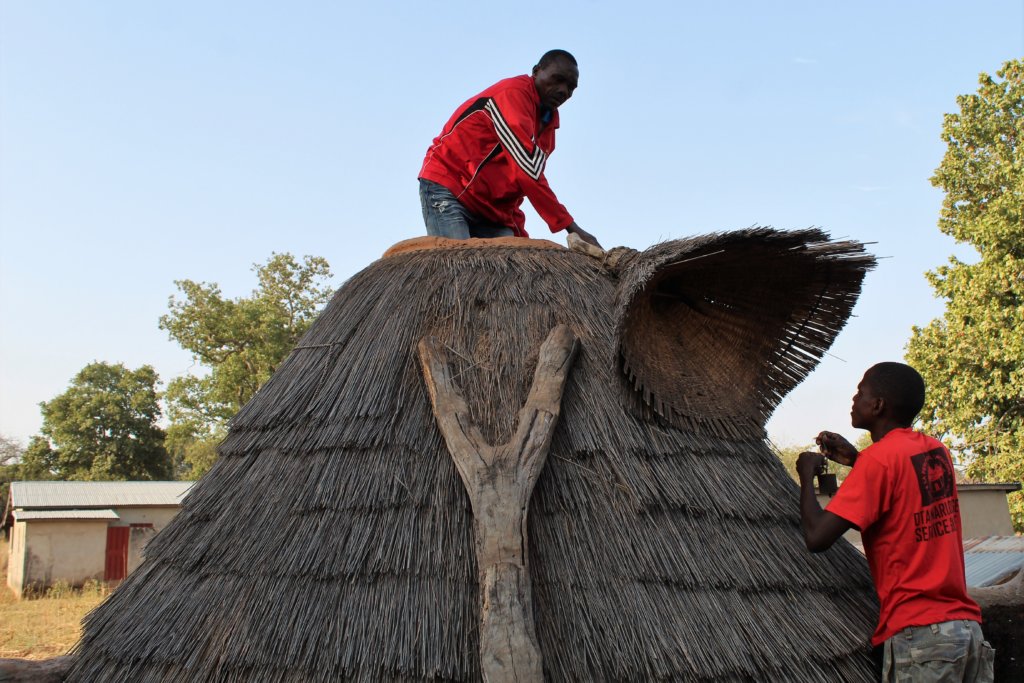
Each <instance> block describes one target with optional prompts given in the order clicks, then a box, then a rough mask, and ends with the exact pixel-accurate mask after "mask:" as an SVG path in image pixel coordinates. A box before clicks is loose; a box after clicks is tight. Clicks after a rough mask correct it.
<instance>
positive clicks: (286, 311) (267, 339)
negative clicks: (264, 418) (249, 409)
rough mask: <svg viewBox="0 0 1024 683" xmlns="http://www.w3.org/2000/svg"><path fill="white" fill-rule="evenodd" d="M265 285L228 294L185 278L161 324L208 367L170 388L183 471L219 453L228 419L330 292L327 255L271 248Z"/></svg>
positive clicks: (198, 469)
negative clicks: (302, 254) (237, 295)
mask: <svg viewBox="0 0 1024 683" xmlns="http://www.w3.org/2000/svg"><path fill="white" fill-rule="evenodd" d="M253 270H254V271H255V273H256V276H257V279H258V282H259V286H258V287H257V288H256V289H255V290H253V292H252V294H251V295H250V296H248V297H241V298H236V299H227V298H225V297H224V295H223V294H222V293H221V290H220V288H219V287H218V286H217V284H216V283H205V282H194V281H192V280H178V281H176V282H175V285H176V286H177V288H178V290H179V293H180V298H178V297H175V296H171V298H170V301H169V308H170V312H169V313H168V314H167V315H164V316H162V317H161V318H160V328H161V329H163V330H166V331H167V332H168V334H169V335H170V338H171V339H172V340H174V341H176V342H177V343H178V344H180V345H181V346H182V348H184V349H186V350H187V351H190V352H191V353H192V355H193V358H194V359H195V360H196V361H197V362H198V363H200V364H201V365H202V366H204V368H205V369H206V370H207V374H205V375H203V376H201V377H195V376H185V377H179V378H176V379H174V380H172V381H171V382H170V384H169V385H168V387H167V412H168V418H169V420H170V423H171V425H170V427H169V428H168V448H169V449H170V450H171V453H172V455H173V457H174V461H175V467H176V469H177V471H178V473H179V475H181V476H187V477H193V478H194V477H199V476H202V474H203V473H204V472H205V471H206V470H207V469H209V467H210V466H212V464H213V460H214V459H215V457H216V456H215V448H216V445H217V444H218V443H219V442H220V441H221V440H222V439H223V437H224V434H225V425H226V423H227V420H228V419H229V418H230V417H231V416H232V415H234V414H235V413H236V412H238V410H239V409H240V408H241V407H242V406H243V405H245V404H246V402H248V400H249V399H250V398H252V396H253V394H255V393H256V391H257V389H259V387H260V386H261V385H262V384H263V383H264V382H266V381H267V379H269V378H270V375H271V374H272V373H273V372H274V370H275V368H277V366H278V365H279V364H280V363H281V361H283V360H284V359H285V357H286V356H287V355H288V353H289V352H290V351H291V349H292V347H294V346H295V344H296V342H298V340H299V338H300V337H301V336H302V335H303V334H305V332H306V330H307V329H309V326H310V325H311V324H312V323H313V319H314V318H315V317H316V314H317V312H318V311H319V310H320V308H322V307H323V305H324V304H325V303H327V301H328V300H329V299H330V296H331V292H332V291H333V289H332V288H331V287H330V286H328V280H329V278H330V277H331V270H330V266H329V265H328V263H327V261H326V260H324V259H323V258H320V257H316V256H305V257H303V259H302V261H301V262H300V261H298V260H297V259H296V258H295V257H294V256H292V255H291V254H288V253H285V254H276V253H275V254H272V255H271V257H270V259H268V260H267V262H266V263H265V264H262V265H260V264H255V265H254V266H253Z"/></svg>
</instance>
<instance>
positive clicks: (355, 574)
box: [69, 229, 877, 683]
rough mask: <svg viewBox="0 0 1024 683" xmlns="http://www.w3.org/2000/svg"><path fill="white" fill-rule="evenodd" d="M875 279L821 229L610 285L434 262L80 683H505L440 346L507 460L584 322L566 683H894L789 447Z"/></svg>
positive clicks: (366, 335) (415, 261)
mask: <svg viewBox="0 0 1024 683" xmlns="http://www.w3.org/2000/svg"><path fill="white" fill-rule="evenodd" d="M427 246H430V247H432V248H426V247H427ZM421 247H422V248H421ZM873 263H874V261H873V259H872V258H871V257H870V256H867V255H866V254H865V253H864V251H863V248H862V246H861V245H860V244H857V243H850V242H843V243H836V242H829V241H828V240H827V236H826V235H824V234H823V233H821V232H819V231H817V230H804V231H799V232H778V231H773V230H769V229H752V230H747V231H741V232H735V233H725V234H718V235H711V236H707V237H701V238H696V239H690V240H680V241H674V242H666V243H664V244H660V245H657V246H656V247H654V248H652V249H650V250H648V251H646V252H642V253H638V252H633V251H631V250H616V251H614V252H612V253H611V254H610V255H609V257H608V258H607V259H604V260H601V259H594V258H592V257H589V256H585V255H583V254H578V253H574V252H571V251H568V250H565V249H562V248H552V245H550V243H543V242H539V241H532V240H519V241H516V242H512V243H508V242H493V243H492V242H487V241H475V240H474V241H471V242H466V243H450V242H446V241H440V242H437V241H433V242H431V241H429V240H427V241H424V242H423V243H416V244H413V245H407V248H406V249H405V250H404V251H401V252H400V253H396V254H394V255H391V256H389V257H387V258H384V259H382V260H380V261H377V262H376V263H373V264H372V265H370V266H369V267H368V268H366V269H365V270H364V271H362V272H361V273H359V274H357V275H356V276H354V277H353V278H352V279H351V280H349V281H348V282H347V283H345V285H344V286H342V287H341V289H339V290H338V292H337V294H336V295H335V297H334V299H333V301H332V302H331V303H330V305H329V306H328V307H327V308H326V309H325V310H324V312H323V313H322V315H321V316H320V318H319V319H318V320H317V322H316V324H315V325H314V326H313V328H312V329H311V330H310V331H309V333H308V334H307V335H306V336H305V338H304V339H303V340H302V341H301V342H300V344H299V345H298V347H296V349H295V350H294V351H293V353H292V354H291V356H290V357H289V358H288V360H287V361H286V362H285V363H284V364H283V365H282V366H281V367H280V369H279V370H278V371H277V373H276V374H275V375H274V376H273V377H272V378H271V379H270V381H269V382H267V384H266V385H265V386H264V387H263V388H261V389H260V391H259V392H258V393H257V395H256V396H255V398H254V399H253V400H252V401H251V402H250V403H249V404H248V405H247V406H245V408H243V409H242V411H241V412H240V413H239V414H238V415H237V416H236V417H235V419H234V420H233V421H232V425H231V431H230V435H229V436H228V439H227V441H226V442H225V443H224V444H223V446H222V448H221V458H220V459H219V460H218V462H217V464H216V465H215V467H214V468H213V470H212V471H211V472H210V473H209V474H208V475H207V476H206V477H205V478H204V479H203V480H202V481H200V482H199V483H198V484H197V485H196V486H195V487H194V488H193V489H192V492H191V493H190V494H189V496H188V498H187V499H186V500H185V502H184V506H183V509H182V512H181V513H180V514H179V515H178V516H177V518H175V520H174V521H173V523H172V524H171V525H170V526H168V527H167V528H166V529H165V530H164V531H163V532H162V533H161V534H160V535H159V536H158V537H157V538H156V539H155V540H154V541H153V543H152V544H151V545H150V547H149V548H148V549H147V552H146V559H145V562H144V563H143V565H142V566H141V567H140V569H139V570H138V571H137V572H135V573H134V574H133V575H132V576H130V577H129V578H128V580H127V581H125V583H124V584H123V585H122V586H121V587H120V588H119V589H118V590H117V591H116V592H115V593H114V594H113V595H112V596H111V598H110V599H109V600H108V601H107V602H106V603H104V604H103V605H102V606H101V607H100V608H99V609H97V610H96V611H95V612H94V613H93V614H91V615H90V616H89V617H88V619H87V621H86V625H85V635H84V637H83V639H82V641H81V642H80V644H79V646H78V648H77V650H76V652H75V657H76V660H75V664H74V667H73V669H72V673H71V676H70V679H69V680H73V681H90V682H94V681H104V680H126V681H127V680H130V681H168V680H189V681H194V680H204V681H236V680H239V681H241V680H258V681H306V680H317V681H319V680H323V681H329V680H389V681H391V680H402V681H404V680H468V681H472V680H478V679H479V677H480V664H479V660H478V654H477V620H478V607H479V606H478V596H477V586H476V581H477V572H476V566H475V564H476V563H475V558H474V553H473V525H472V513H471V510H470V509H469V506H468V501H467V497H466V493H465V491H464V489H463V487H462V484H461V482H460V480H459V476H458V474H457V473H456V470H455V467H454V466H453V463H452V460H451V457H450V456H449V454H448V452H447V450H446V447H445V443H444V442H443V440H442V438H441V435H440V433H439V431H438V428H437V425H436V423H435V418H434V415H433V414H432V412H431V405H430V401H429V399H428V395H427V392H426V389H425V387H424V380H423V377H422V375H421V371H420V368H419V366H418V363H417V359H416V345H417V343H418V342H419V340H420V339H422V338H423V337H425V336H433V337H436V338H437V339H438V340H440V342H441V343H442V344H443V345H444V346H445V347H446V348H447V350H448V355H449V358H450V359H452V361H453V367H454V369H455V376H456V381H457V383H458V384H459V386H460V387H461V390H462V393H463V395H464V396H465V398H466V400H467V401H468V403H469V406H470V411H471V414H472V418H473V421H474V423H475V424H476V425H479V426H480V427H481V428H482V429H483V431H484V436H485V437H487V438H488V439H489V440H490V441H491V442H492V443H498V442H502V441H503V440H506V439H508V438H509V436H510V435H511V434H512V433H513V431H514V429H515V424H514V423H515V419H516V413H517V410H518V409H519V407H520V406H521V405H522V403H523V401H524V399H525V397H526V392H527V391H528V389H529V386H530V381H531V377H532V371H533V367H534V365H535V363H536V358H537V350H538V347H539V346H540V344H541V342H542V341H543V340H544V338H545V336H546V335H547V334H548V332H549V331H550V330H551V329H552V328H553V327H554V326H555V325H557V324H559V323H563V324H565V325H568V326H569V327H570V328H571V329H572V331H573V333H574V334H575V336H576V337H577V338H578V339H579V340H580V353H579V356H578V358H577V359H576V361H575V366H574V367H573V368H572V371H571V374H570V375H569V378H568V381H567V384H566V387H565V391H564V395H563V398H562V413H561V418H560V421H559V423H558V426H557V428H556V431H555V434H554V438H553V442H552V445H551V450H550V456H549V458H548V460H547V464H546V466H545V468H544V470H543V472H542V474H541V477H540V480H539V482H538V484H537V487H536V490H535V492H534V496H533V499H532V501H531V503H530V516H529V529H528V531H529V556H530V562H531V565H532V566H531V572H532V579H533V596H534V597H533V604H534V619H535V622H536V627H537V636H538V639H539V643H540V648H541V651H542V653H543V662H544V672H545V676H546V678H549V679H550V680H577V681H596V680H656V679H672V680H683V681H689V680H692V681H697V680H701V681H704V680H715V681H734V680H736V681H738V680H759V681H767V680H770V681H800V682H801V683H806V682H808V681H835V680H843V681H857V680H864V681H867V680H871V679H872V678H873V674H872V671H871V664H870V661H869V659H868V657H867V656H866V654H865V647H866V643H867V638H868V636H869V634H870V632H871V630H872V628H873V626H874V619H875V617H876V609H877V607H876V604H875V598H874V593H873V589H872V587H871V582H870V578H869V576H868V573H867V568H866V565H865V563H864V560H863V558H862V557H861V556H860V555H859V554H858V553H857V552H856V551H855V550H854V549H853V548H851V547H850V546H848V545H847V544H845V543H840V544H839V545H838V546H837V547H836V548H834V549H833V550H831V551H829V552H828V553H825V554H822V555H818V556H812V555H810V554H809V553H808V552H807V551H806V550H805V549H804V546H803V541H802V538H801V534H800V529H799V519H798V510H797V489H796V486H795V484H794V483H793V481H792V480H791V479H790V478H789V477H788V476H787V474H786V472H785V471H784V470H783V467H782V465H781V464H780V463H779V461H778V460H777V459H776V458H775V456H774V455H773V454H772V453H771V451H770V448H769V446H768V445H767V443H766V441H765V439H764V422H765V420H766V418H767V416H768V415H769V414H770V413H771V411H772V409H773V408H774V407H775V405H776V404H777V403H778V401H779V400H780V399H781V397H782V396H784V395H785V394H786V393H787V392H788V391H789V390H790V389H792V388H793V386H795V385H796V384H797V383H798V382H800V381H801V380H802V379H803V378H804V377H805V376H806V375H807V373H808V372H809V371H810V370H811V369H812V368H813V367H814V366H815V365H816V363H817V362H818V360H819V358H820V357H821V355H822V353H823V352H824V351H825V349H826V348H827V347H828V346H829V345H830V344H831V342H832V340H833V339H834V337H835V335H836V334H837V333H838V331H839V329H840V328H841V327H842V326H843V324H844V323H845V321H846V319H847V317H848V316H849V314H850V311H851V309H852V307H853V304H854V302H855V300H856V297H857V294H858V293H859V289H860V283H861V280H862V278H863V276H864V273H865V271H866V270H868V269H870V268H871V267H872V266H873ZM823 634H827V636H826V635H823Z"/></svg>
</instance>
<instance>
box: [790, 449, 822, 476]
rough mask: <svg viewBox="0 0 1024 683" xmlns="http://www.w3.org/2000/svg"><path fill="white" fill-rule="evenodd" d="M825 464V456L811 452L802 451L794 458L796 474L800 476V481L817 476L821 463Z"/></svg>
mask: <svg viewBox="0 0 1024 683" xmlns="http://www.w3.org/2000/svg"><path fill="white" fill-rule="evenodd" d="M823 462H825V456H823V455H822V454H821V453H814V452H813V451H804V452H803V453H801V454H800V455H798V456H797V458H796V472H797V474H799V475H800V481H806V480H809V479H811V478H812V477H813V476H814V475H815V474H817V472H818V469H819V468H820V467H821V463H823Z"/></svg>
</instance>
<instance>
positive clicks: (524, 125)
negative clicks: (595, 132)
mask: <svg viewBox="0 0 1024 683" xmlns="http://www.w3.org/2000/svg"><path fill="white" fill-rule="evenodd" d="M487 109H488V113H489V114H490V116H491V120H492V121H493V122H494V129H495V131H496V132H497V134H498V139H499V140H500V141H501V145H502V147H504V148H505V150H506V151H507V152H508V154H509V156H510V157H512V160H513V161H514V162H515V164H516V175H517V180H518V182H519V187H520V188H521V189H522V191H523V193H524V194H525V195H526V196H527V197H528V198H529V199H530V203H531V204H532V205H533V208H534V209H536V210H537V213H538V214H539V215H540V217H541V218H543V219H544V222H546V223H547V224H548V227H549V228H550V229H551V232H557V231H559V230H562V229H563V228H565V227H566V226H568V225H569V224H570V223H572V222H573V219H572V215H571V214H570V213H569V212H568V210H566V208H565V206H563V205H562V203H561V202H559V201H558V197H556V196H555V193H554V191H553V190H552V189H551V187H550V186H549V185H548V181H547V178H545V177H544V167H545V165H546V164H547V160H548V155H547V154H545V152H544V150H542V149H541V148H540V146H539V145H537V144H536V143H535V142H534V141H535V140H536V138H537V135H538V133H539V131H538V130H537V111H536V104H535V103H534V102H533V100H531V99H530V98H529V97H527V96H526V95H525V94H524V93H522V92H520V91H517V90H515V89H509V90H506V91H504V92H499V93H496V94H495V95H494V97H493V98H492V99H491V101H490V102H489V103H488V104H487Z"/></svg>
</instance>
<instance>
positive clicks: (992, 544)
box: [964, 536, 1024, 588]
mask: <svg viewBox="0 0 1024 683" xmlns="http://www.w3.org/2000/svg"><path fill="white" fill-rule="evenodd" d="M1021 567H1024V537H1021V536H986V537H984V538H972V539H968V540H966V541H964V568H965V569H966V572H967V585H968V586H974V587H977V588H981V587H982V586H991V585H993V584H996V583H999V581H1000V580H1002V579H1004V578H1006V577H1007V576H1009V575H1011V574H1013V573H1014V572H1016V571H1017V570H1019V569H1020V568H1021Z"/></svg>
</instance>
